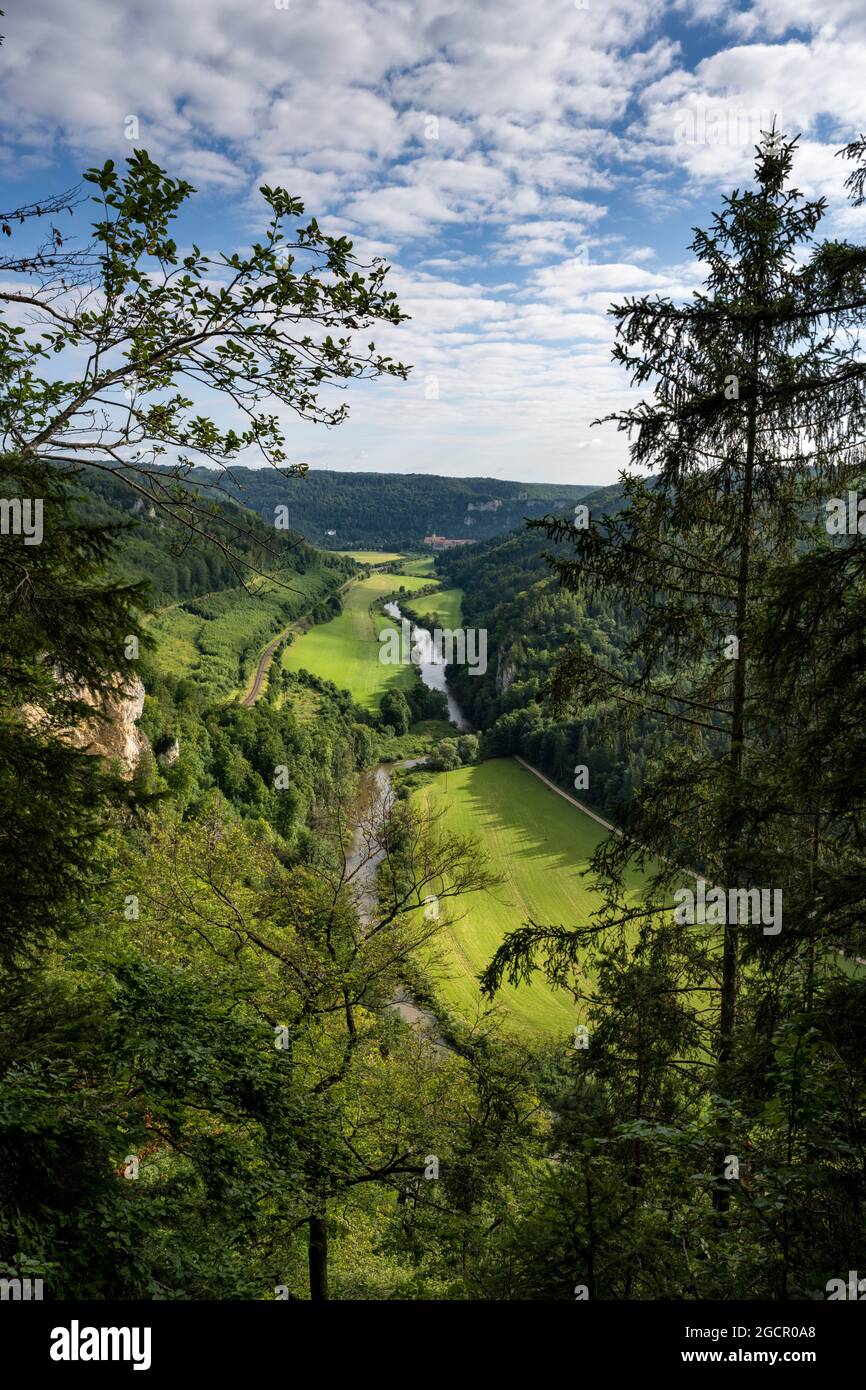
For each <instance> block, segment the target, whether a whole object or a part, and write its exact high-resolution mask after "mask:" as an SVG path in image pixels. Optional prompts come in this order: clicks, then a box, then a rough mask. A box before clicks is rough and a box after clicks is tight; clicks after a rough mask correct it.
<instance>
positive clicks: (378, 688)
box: [281, 571, 430, 710]
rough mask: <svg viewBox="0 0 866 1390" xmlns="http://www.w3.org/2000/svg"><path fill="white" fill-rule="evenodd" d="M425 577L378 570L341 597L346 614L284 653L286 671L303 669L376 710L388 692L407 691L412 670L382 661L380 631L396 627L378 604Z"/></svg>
mask: <svg viewBox="0 0 866 1390" xmlns="http://www.w3.org/2000/svg"><path fill="white" fill-rule="evenodd" d="M429 582H430V581H429V579H428V578H425V577H423V576H415V575H406V574H392V573H389V572H383V571H377V573H375V574H370V575H367V577H366V578H364V579H361V580H359V581H358V583H357V584H353V585H352V587H351V588H350V589H348V590H347V591H346V593H345V594H344V596H343V611H342V613H340V615H339V616H338V617H336V618H332V619H331V621H330V622H327V623H319V624H318V625H317V626H316V627H312V628H310V629H309V631H308V632H305V633H304V634H303V635H302V636H299V637H296V638H295V640H294V642H292V644H291V645H290V646H288V647H286V648H285V649H284V650H283V653H282V658H281V659H282V664H283V666H284V667H285V669H286V670H288V671H300V670H301V669H305V670H307V671H310V672H311V673H312V674H313V675H315V676H320V677H321V678H322V679H323V680H329V681H333V682H334V684H335V685H337V686H339V687H340V689H341V690H348V691H349V692H350V693H351V695H352V698H353V699H354V700H356V701H357V703H358V704H359V705H363V706H364V707H365V708H366V709H369V710H378V708H379V702H380V700H381V698H382V696H383V695H384V693H385V691H386V690H406V689H408V688H409V687H410V686H411V685H412V684H413V682H414V679H415V676H414V671H413V668H412V667H411V666H409V665H406V666H386V665H384V664H383V663H382V662H381V661H380V660H379V653H380V651H381V646H380V643H379V640H378V638H379V633H380V632H381V630H382V629H383V628H385V627H395V626H396V624H395V623H393V622H392V621H391V619H390V618H388V617H386V616H385V614H383V613H380V612H377V611H375V606H376V605H377V604H379V603H381V601H382V600H383V599H386V598H387V597H388V596H389V595H390V594H397V595H398V600H399V594H398V590H399V589H401V588H402V589H404V590H405V591H406V594H407V596H408V595H410V594H411V593H413V592H414V590H416V589H423V588H425V587H426V585H427V584H429Z"/></svg>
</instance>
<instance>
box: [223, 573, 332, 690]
mask: <svg viewBox="0 0 866 1390" xmlns="http://www.w3.org/2000/svg"><path fill="white" fill-rule="evenodd" d="M356 583H357V579H356V578H355V577H354V576H353V577H352V578H351V579H347V580H346V582H345V584H341V585H340V587H339V589H332V590H331V592H330V593H329V594H326V595H324V597H325V598H330V597H331V594H335V593H336V594H344V593H345V592H346V590H347V589H349V588H351V586H352V585H353V584H356ZM320 602H321V600H320ZM310 611H311V612H312V609H311V610H310ZM309 616H310V614H309V613H302V614H301V616H300V618H295V619H294V621H293V622H291V623H289V625H288V627H284V628H283V630H282V632H278V633H277V635H276V637H273V638H271V640H270V642H269V643H268V645H267V646H266V647H265V649H264V651H263V652H262V654H261V656H260V657H259V662H258V665H257V667H256V674H255V678H254V680H253V683H252V685H251V686H250V688H249V690H248V691H247V693H246V695H242V696H241V704H242V705H246V706H247V707H249V706H250V705H254V704H255V703H256V700H257V699H258V698H259V696H260V695H261V693H262V687H263V686H264V683H265V676H266V675H267V674H268V667H269V666H270V664H271V662H272V661H273V658H274V653H275V652H276V650H277V648H278V647H281V646H282V644H283V643H284V642H285V640H286V638H287V637H288V635H289V633H290V632H294V631H296V630H298V629H299V628H300V625H301V623H302V622H303V621H304V619H305V618H308V617H309Z"/></svg>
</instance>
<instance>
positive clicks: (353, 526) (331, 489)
mask: <svg viewBox="0 0 866 1390" xmlns="http://www.w3.org/2000/svg"><path fill="white" fill-rule="evenodd" d="M191 479H192V481H193V482H195V483H197V484H199V485H201V486H202V487H203V488H205V489H206V490H209V489H211V488H212V487H213V483H214V475H213V474H212V473H208V472H207V471H206V470H202V469H198V470H196V471H195V472H193V474H192V475H191ZM220 486H221V488H225V489H226V490H227V492H228V495H229V496H232V497H234V498H235V499H236V500H237V501H238V502H239V503H241V504H242V505H243V506H245V507H249V508H250V509H251V510H252V511H254V512H257V513H258V514H259V515H260V516H261V517H262V518H263V519H264V520H265V522H266V523H269V524H270V525H273V522H274V518H275V516H277V515H281V516H284V515H285V514H286V513H285V512H281V513H278V512H277V508H286V509H287V512H288V525H289V526H290V527H291V528H292V529H293V530H295V531H300V532H301V533H302V534H303V535H304V536H306V537H307V538H308V539H309V540H310V541H312V542H313V543H314V544H315V545H323V546H325V547H327V548H330V549H341V550H345V549H354V548H365V547H366V548H368V549H373V550H379V549H382V547H386V548H393V549H397V550H399V549H417V548H418V545H419V542H420V541H421V540H422V539H423V537H424V536H426V535H430V534H431V533H432V532H434V531H435V532H436V533H437V534H439V535H445V536H450V537H454V538H457V539H465V540H475V539H479V540H480V539H482V538H484V537H486V536H493V535H499V534H501V533H502V532H504V531H508V530H510V529H511V528H512V527H514V526H519V525H520V523H521V522H522V521H523V519H524V517H528V516H541V515H543V514H544V513H545V512H548V511H555V510H557V509H558V508H559V507H565V506H568V505H569V504H573V503H574V502H576V501H577V500H578V499H579V498H580V497H582V496H583V495H584V493H586V492H588V491H590V489H589V488H587V487H581V486H573V485H569V484H561V485H560V484H555V483H550V484H548V483H515V482H504V481H501V480H500V479H498V478H438V477H436V476H434V475H430V474H427V473H339V472H335V471H331V470H330V469H327V470H325V469H310V471H309V472H308V473H306V474H305V475H304V476H303V477H287V476H285V475H284V474H282V473H279V472H277V471H276V470H275V469H273V468H257V469H250V468H239V467H237V468H236V467H233V468H232V469H231V470H230V476H229V477H228V478H227V479H226V480H225V481H222V480H221V482H220ZM497 504H498V505H497ZM482 508H484V510H482ZM329 531H335V532H336V535H334V536H330V535H328V534H327V533H328V532H329Z"/></svg>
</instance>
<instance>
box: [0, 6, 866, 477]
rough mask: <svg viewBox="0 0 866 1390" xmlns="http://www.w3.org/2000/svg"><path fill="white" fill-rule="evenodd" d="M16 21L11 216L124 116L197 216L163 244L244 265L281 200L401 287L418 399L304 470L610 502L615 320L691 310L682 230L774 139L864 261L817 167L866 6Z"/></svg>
mask: <svg viewBox="0 0 866 1390" xmlns="http://www.w3.org/2000/svg"><path fill="white" fill-rule="evenodd" d="M5 8H6V16H5V19H4V20H3V21H2V30H3V32H4V33H5V36H6V39H5V44H4V46H3V48H2V49H0V68H2V80H0V140H2V143H3V147H4V148H3V155H4V168H5V170H6V174H7V176H6V178H5V180H4V188H5V192H4V197H3V203H4V205H10V206H11V205H13V204H15V203H17V202H20V201H23V200H26V199H27V198H29V197H32V196H37V195H41V194H44V193H46V192H48V191H51V190H53V189H57V188H60V187H64V186H66V185H68V184H70V183H73V182H75V181H76V179H77V177H78V176H79V174H80V171H81V170H82V169H83V168H85V167H87V166H88V165H90V164H93V163H96V162H101V161H102V160H103V159H105V158H108V157H112V158H114V159H116V160H120V159H122V158H124V157H125V156H126V155H128V153H129V150H130V144H131V143H133V142H131V141H130V140H129V139H128V138H127V132H128V131H129V130H130V122H129V117H130V116H134V117H135V118H136V121H137V127H138V136H137V141H136V142H135V143H138V144H140V145H143V146H144V147H146V148H147V149H148V150H149V152H150V153H151V154H152V155H153V156H154V157H155V158H158V159H160V160H161V162H163V163H164V164H165V165H166V167H168V168H169V169H170V170H171V171H172V172H173V173H176V174H181V175H183V176H185V177H187V178H189V179H190V181H191V182H193V183H194V184H195V185H196V186H197V188H198V189H199V194H198V196H197V197H196V199H195V200H194V203H193V205H192V208H191V210H190V213H189V215H188V216H186V217H185V219H184V222H183V224H182V226H181V229H180V239H181V240H183V239H184V238H190V239H191V238H193V237H194V238H195V239H196V240H197V241H198V242H199V243H200V244H201V245H203V246H205V247H209V248H213V249H214V250H216V249H222V250H226V251H231V250H233V249H234V248H235V247H237V246H240V245H243V244H244V243H245V242H246V241H247V240H248V239H249V238H250V237H251V235H252V234H253V233H254V232H255V230H256V229H257V227H258V226H259V225H261V222H262V221H263V218H262V216H261V213H260V211H259V209H260V207H261V204H260V200H259V198H258V196H257V193H256V190H257V187H258V185H259V184H260V183H262V182H269V183H280V184H283V185H284V186H285V187H286V188H288V189H289V190H290V191H292V192H293V193H295V194H297V195H298V196H300V197H302V198H303V199H304V201H305V203H306V206H307V211H308V212H309V213H313V214H315V215H316V216H317V217H318V218H319V220H320V222H321V223H322V224H323V225H324V226H325V227H326V228H327V229H328V230H329V231H335V232H337V231H339V232H341V233H345V234H347V235H350V236H351V237H352V238H353V239H354V241H355V244H356V247H357V248H358V250H359V251H360V252H361V253H362V254H364V255H367V254H374V253H377V254H382V255H385V256H386V257H387V258H388V259H389V261H390V262H391V263H392V266H393V271H392V286H393V288H394V289H396V290H397V292H398V294H399V298H400V301H401V304H402V306H403V307H404V309H405V310H406V311H407V312H409V313H410V314H411V315H412V318H411V322H409V323H406V324H404V325H403V326H402V327H401V328H400V329H399V330H396V331H390V332H389V333H388V334H387V335H384V334H382V333H379V334H378V335H377V343H378V345H379V346H380V347H385V348H387V350H388V351H390V352H392V353H393V354H394V355H395V356H398V357H400V358H401V359H402V360H404V361H407V362H410V363H412V364H413V367H414V371H413V373H412V375H411V378H410V381H409V382H408V383H400V382H390V381H389V382H384V383H382V382H380V383H374V384H371V385H370V386H365V387H362V388H360V389H358V390H357V391H355V392H354V393H353V394H352V395H351V396H350V403H351V417H350V420H349V421H348V422H347V423H345V424H343V425H341V426H340V427H339V428H338V429H335V430H331V431H326V430H324V429H322V428H321V427H318V426H313V425H305V424H303V423H300V422H295V421H291V420H286V427H287V435H288V439H289V443H290V449H291V454H292V457H293V458H294V459H296V460H303V461H306V462H308V463H309V464H310V465H311V466H313V467H331V468H348V469H381V470H385V471H392V470H393V471H406V472H435V473H451V474H462V475H476V476H477V475H488V476H497V477H503V478H528V479H532V480H537V481H542V480H544V481H560V482H575V483H594V482H609V481H612V480H613V479H614V478H615V477H616V475H617V472H618V470H619V468H620V467H622V465H623V464H624V462H625V457H626V444H625V441H624V438H623V436H621V435H618V434H617V433H616V431H615V430H614V429H613V428H611V427H610V426H604V427H602V428H601V429H596V430H591V429H590V422H591V420H592V419H593V418H594V417H595V416H597V415H599V414H604V413H606V412H607V411H609V410H612V409H614V408H617V407H619V406H621V405H622V404H623V403H624V402H625V400H626V399H628V396H629V390H628V387H627V383H626V381H625V380H624V378H623V376H622V374H621V372H620V371H619V369H617V368H615V367H613V366H612V365H611V364H610V361H609V357H610V337H611V325H610V322H609V320H608V318H607V315H606V310H607V307H608V305H609V304H610V302H611V301H612V300H617V299H620V298H621V297H623V296H624V295H625V294H630V295H631V294H640V293H645V292H657V293H661V294H670V295H673V296H682V295H685V294H688V293H689V291H690V289H691V288H692V287H693V286H695V285H696V284H697V283H699V281H700V276H701V268H700V266H698V265H696V264H694V263H693V261H692V259H691V257H690V255H689V253H688V250H687V247H688V243H689V241H690V239H691V236H690V228H691V227H692V226H693V225H695V224H696V223H705V222H706V221H707V220H708V218H709V214H710V212H711V210H712V209H713V208H714V207H715V206H717V205H718V201H719V195H720V193H721V192H723V191H726V190H727V189H729V188H730V187H732V186H733V185H734V184H735V183H738V182H739V183H742V182H743V181H745V180H747V179H748V177H749V170H750V165H751V158H752V146H753V143H754V140H755V139H756V138H757V133H758V131H759V129H760V128H761V126H762V125H765V124H766V122H767V119H768V118H769V117H771V116H772V114H773V113H775V114H776V115H777V118H778V120H779V121H780V123H781V125H782V127H783V129H785V130H786V131H787V132H789V133H791V132H793V133H799V134H800V135H801V148H800V152H799V154H798V159H797V164H796V166H795V174H796V177H797V181H798V184H799V185H800V187H801V188H802V189H803V190H804V191H805V192H807V193H809V194H811V195H817V194H823V195H824V196H825V197H826V198H827V200H828V204H829V215H828V218H827V220H826V222H825V224H824V227H825V230H826V232H827V234H834V235H846V236H851V237H858V236H860V235H861V234H862V226H861V224H862V222H863V221H864V212H863V210H854V209H852V208H850V207H849V206H848V204H847V202H846V199H845V196H844V192H843V189H842V182H843V178H844V174H845V172H846V170H845V168H844V167H843V166H842V164H841V161H840V160H839V159H837V158H835V157H834V152H835V150H836V149H838V147H839V145H840V144H842V143H843V142H845V141H847V140H849V139H851V138H853V136H855V135H856V134H857V133H859V132H860V131H863V130H866V82H864V80H863V73H864V71H866V6H864V5H863V4H862V0H829V3H824V4H822V5H815V4H814V3H812V0H754V3H751V2H750V3H743V4H740V5H723V4H718V3H712V4H711V3H708V0H694V3H691V4H687V3H682V4H679V3H675V0H664V2H663V3H662V2H660V0H610V3H602V0H585V4H584V3H583V0H578V3H577V4H576V3H574V0H490V2H489V3H488V0H472V2H471V3H470V2H469V0H464V2H463V3H462V4H458V3H455V0H400V2H399V3H397V0H246V3H244V4H238V3H237V0H207V2H206V3H198V4H189V3H181V0H146V2H145V3H140V2H139V0H133V3H124V4H122V5H119V4H118V3H117V0H76V3H75V4H74V5H65V6H60V5H58V4H57V3H56V0H54V2H53V3H51V2H50V0H27V2H26V4H25V3H24V0H11V2H10V0H7V3H6V6H5ZM245 461H248V462H251V463H252V462H254V461H255V460H254V459H252V458H250V459H249V460H245Z"/></svg>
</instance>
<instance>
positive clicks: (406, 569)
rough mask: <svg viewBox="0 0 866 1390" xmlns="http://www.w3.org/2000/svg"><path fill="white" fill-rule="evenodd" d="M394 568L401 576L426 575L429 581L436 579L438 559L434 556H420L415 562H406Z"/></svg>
mask: <svg viewBox="0 0 866 1390" xmlns="http://www.w3.org/2000/svg"><path fill="white" fill-rule="evenodd" d="M394 568H395V569H397V570H399V571H400V573H401V574H426V575H427V577H428V579H434V578H435V577H436V559H435V557H434V556H433V555H419V556H418V557H417V558H416V559H414V560H404V561H403V563H402V564H401V565H395V566H394Z"/></svg>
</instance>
